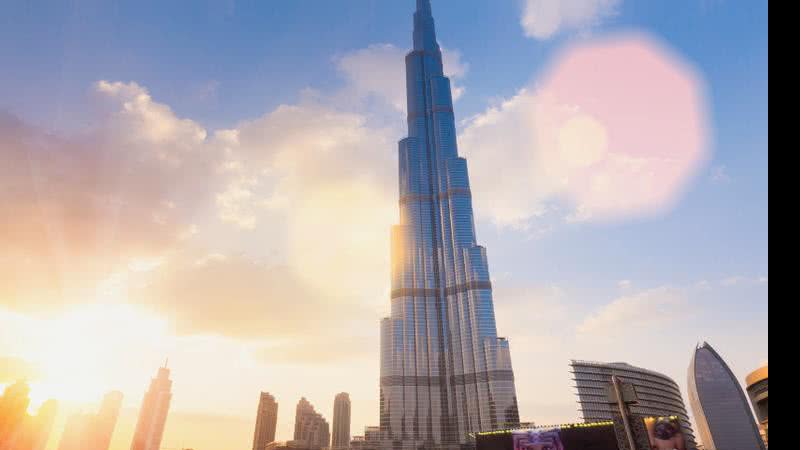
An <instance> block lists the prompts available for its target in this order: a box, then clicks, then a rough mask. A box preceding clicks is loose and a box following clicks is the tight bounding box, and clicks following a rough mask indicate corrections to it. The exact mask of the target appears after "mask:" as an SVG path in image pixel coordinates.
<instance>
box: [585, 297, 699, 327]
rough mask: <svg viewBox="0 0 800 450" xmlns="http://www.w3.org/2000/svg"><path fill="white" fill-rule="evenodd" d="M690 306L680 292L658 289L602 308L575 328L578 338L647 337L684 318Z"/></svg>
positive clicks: (625, 298) (619, 299)
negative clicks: (642, 335)
mask: <svg viewBox="0 0 800 450" xmlns="http://www.w3.org/2000/svg"><path fill="white" fill-rule="evenodd" d="M688 308H689V302H688V299H687V298H686V295H685V294H684V293H683V292H681V291H680V290H677V289H674V288H669V287H661V288H656V289H651V290H648V291H643V292H639V293H636V294H631V295H625V296H622V297H619V298H617V299H616V300H614V301H612V302H611V303H609V304H607V305H605V306H603V307H602V308H600V309H599V310H597V311H595V312H594V313H593V314H590V315H589V316H588V317H586V318H585V319H584V320H583V322H581V323H580V324H579V325H578V326H577V333H578V335H579V336H580V337H583V338H588V339H609V338H616V337H620V336H626V335H629V334H631V333H635V332H647V333H648V335H649V334H652V333H654V332H655V331H656V330H658V329H663V328H665V327H668V326H669V325H670V324H671V323H674V322H676V321H678V320H679V319H682V318H685V317H686V313H687V310H688Z"/></svg>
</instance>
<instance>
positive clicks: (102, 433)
mask: <svg viewBox="0 0 800 450" xmlns="http://www.w3.org/2000/svg"><path fill="white" fill-rule="evenodd" d="M122 398H123V396H122V392H118V391H113V392H109V393H108V394H106V395H105V396H104V397H103V403H102V404H101V405H100V411H99V412H98V413H97V416H96V418H95V426H94V430H93V431H92V445H93V447H92V448H91V449H87V450H108V447H109V446H110V445H111V436H113V434H114V428H115V427H116V426H117V419H118V418H119V410H120V408H122Z"/></svg>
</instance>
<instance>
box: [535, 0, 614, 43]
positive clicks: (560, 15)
mask: <svg viewBox="0 0 800 450" xmlns="http://www.w3.org/2000/svg"><path fill="white" fill-rule="evenodd" d="M620 3H622V0H557V1H554V0H526V2H525V7H524V11H523V15H522V20H521V24H522V27H523V29H524V30H525V35H526V36H527V37H530V38H535V39H549V38H551V37H553V36H555V35H556V34H558V33H560V32H562V31H567V30H584V29H587V28H591V27H593V26H596V25H598V24H599V23H600V22H602V21H603V20H604V19H607V18H608V17H611V16H613V15H614V14H616V11H617V7H618V6H619V4H620Z"/></svg>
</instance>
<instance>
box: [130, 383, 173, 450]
mask: <svg viewBox="0 0 800 450" xmlns="http://www.w3.org/2000/svg"><path fill="white" fill-rule="evenodd" d="M169 374H170V373H169V369H168V368H166V367H161V368H159V369H158V374H157V375H156V377H155V378H153V379H152V380H151V382H150V389H148V390H147V392H146V393H145V395H144V399H143V400H142V408H141V410H140V411H139V420H138V421H137V422H136V431H135V433H134V435H133V442H132V443H131V450H159V448H160V447H161V439H162V438H163V437H164V427H165V426H166V423H167V416H168V415H169V405H170V402H171V401H172V380H170V378H169Z"/></svg>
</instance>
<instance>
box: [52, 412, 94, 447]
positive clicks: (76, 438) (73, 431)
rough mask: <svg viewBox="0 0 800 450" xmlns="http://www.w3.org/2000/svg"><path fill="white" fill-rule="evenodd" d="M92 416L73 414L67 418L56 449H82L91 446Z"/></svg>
mask: <svg viewBox="0 0 800 450" xmlns="http://www.w3.org/2000/svg"><path fill="white" fill-rule="evenodd" d="M93 419H94V417H92V415H91V414H73V415H72V416H70V417H69V419H67V424H66V425H65V426H64V431H63V432H62V433H61V441H60V442H59V444H58V450H84V449H88V448H90V446H91V437H90V434H91V431H92V423H93V422H94V420H93Z"/></svg>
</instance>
